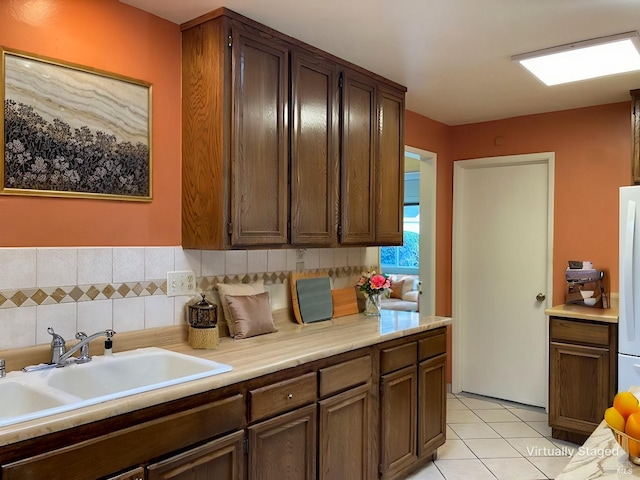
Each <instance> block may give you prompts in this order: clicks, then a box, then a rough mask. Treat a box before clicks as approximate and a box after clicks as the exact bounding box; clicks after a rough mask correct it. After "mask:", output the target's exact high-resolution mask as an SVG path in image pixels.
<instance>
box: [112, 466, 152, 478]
mask: <svg viewBox="0 0 640 480" xmlns="http://www.w3.org/2000/svg"><path fill="white" fill-rule="evenodd" d="M105 480H145V473H144V467H138V468H134V469H133V470H129V471H128V472H124V473H121V474H120V475H116V476H113V477H109V478H106V479H105Z"/></svg>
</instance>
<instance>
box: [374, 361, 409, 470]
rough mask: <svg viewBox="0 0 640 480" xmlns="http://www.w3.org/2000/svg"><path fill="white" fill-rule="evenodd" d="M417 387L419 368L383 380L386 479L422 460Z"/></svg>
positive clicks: (382, 452)
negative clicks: (418, 451) (419, 443)
mask: <svg viewBox="0 0 640 480" xmlns="http://www.w3.org/2000/svg"><path fill="white" fill-rule="evenodd" d="M417 384H418V377H417V374H416V367H415V365H411V366H409V367H406V368H403V369H402V370H398V371H397V372H393V373H389V374H387V375H383V376H382V378H381V382H380V409H381V415H380V423H381V425H380V431H381V435H380V437H381V442H382V448H381V452H380V454H381V458H380V466H381V468H380V473H381V474H382V478H393V477H394V476H395V475H396V474H398V473H399V472H401V471H402V470H404V469H405V468H407V467H409V466H411V465H413V464H414V463H415V462H416V460H417V459H418V454H417V448H418V445H417V441H416V438H417V437H416V432H417V425H418V422H417V419H418V415H417V412H418V410H417V400H418V399H417V394H416V392H417Z"/></svg>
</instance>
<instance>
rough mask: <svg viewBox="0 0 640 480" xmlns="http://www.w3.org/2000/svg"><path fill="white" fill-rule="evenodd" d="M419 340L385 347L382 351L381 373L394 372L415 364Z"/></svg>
mask: <svg viewBox="0 0 640 480" xmlns="http://www.w3.org/2000/svg"><path fill="white" fill-rule="evenodd" d="M417 346H418V343H417V342H410V343H406V344H404V345H399V346H397V347H391V348H385V349H383V350H382V351H381V352H380V373H381V374H382V375H384V374H385V373H389V372H393V371H395V370H399V369H401V368H403V367H408V366H409V365H413V364H415V363H416V361H417V358H418V357H417Z"/></svg>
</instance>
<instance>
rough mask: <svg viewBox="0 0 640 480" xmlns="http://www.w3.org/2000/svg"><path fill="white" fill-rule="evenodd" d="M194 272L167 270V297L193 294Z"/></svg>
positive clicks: (194, 284) (194, 288) (194, 287)
mask: <svg viewBox="0 0 640 480" xmlns="http://www.w3.org/2000/svg"><path fill="white" fill-rule="evenodd" d="M195 293H196V274H195V272H192V271H190V270H189V271H184V272H167V297H175V296H176V295H195Z"/></svg>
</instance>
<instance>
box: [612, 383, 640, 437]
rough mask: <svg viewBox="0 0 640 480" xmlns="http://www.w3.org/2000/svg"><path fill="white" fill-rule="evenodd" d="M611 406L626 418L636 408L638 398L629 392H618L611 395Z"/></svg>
mask: <svg viewBox="0 0 640 480" xmlns="http://www.w3.org/2000/svg"><path fill="white" fill-rule="evenodd" d="M613 407H614V408H615V409H616V410H617V411H618V412H620V414H621V415H622V416H623V417H624V418H625V419H627V417H629V415H631V414H632V413H634V412H635V411H637V410H638V399H637V398H636V397H635V395H634V394H633V393H631V392H618V393H617V394H616V396H615V397H613ZM638 439H640V437H638Z"/></svg>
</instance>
